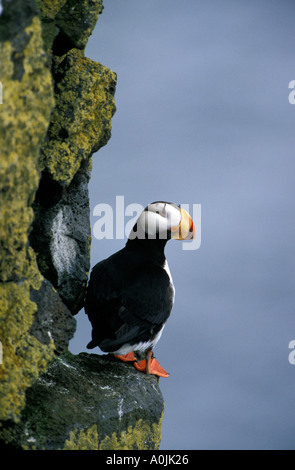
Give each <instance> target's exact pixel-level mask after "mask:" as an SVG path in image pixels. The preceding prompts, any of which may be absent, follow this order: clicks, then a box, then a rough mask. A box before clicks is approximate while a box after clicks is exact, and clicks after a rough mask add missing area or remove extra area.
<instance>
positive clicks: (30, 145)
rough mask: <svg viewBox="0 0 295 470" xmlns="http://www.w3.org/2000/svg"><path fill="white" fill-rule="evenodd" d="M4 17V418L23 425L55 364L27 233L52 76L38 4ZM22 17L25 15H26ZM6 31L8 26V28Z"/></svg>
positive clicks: (0, 112) (0, 128) (0, 240)
mask: <svg viewBox="0 0 295 470" xmlns="http://www.w3.org/2000/svg"><path fill="white" fill-rule="evenodd" d="M3 6H4V10H3V13H2V15H1V18H0V63H1V82H2V86H3V104H1V105H0V134H1V168H0V186H1V191H0V249H1V265H0V290H1V293H0V299H1V300H0V340H1V343H2V348H3V363H2V364H1V365H0V382H1V388H0V419H11V420H15V421H16V420H18V419H19V413H20V411H21V409H22V408H23V406H24V404H25V390H26V388H27V387H29V386H30V385H31V384H32V382H33V381H34V380H35V379H36V378H37V377H38V374H39V373H41V372H42V371H44V370H45V368H46V366H47V364H48V363H49V361H50V360H51V359H52V358H53V354H54V353H53V349H54V346H53V344H52V342H50V344H48V345H43V344H42V343H40V342H39V341H38V340H37V339H36V338H34V337H33V336H32V335H30V334H29V328H30V326H31V324H32V323H33V319H34V313H35V311H36V309H37V307H36V304H35V303H34V302H32V301H31V299H30V289H31V287H37V286H38V285H40V284H41V282H42V276H41V275H40V272H39V271H38V268H37V265H36V257H35V253H34V252H33V250H32V249H31V248H30V247H28V233H29V230H30V226H31V223H32V221H33V217H34V213H33V210H32V207H31V204H32V202H33V199H34V195H35V192H36V190H37V188H38V183H39V177H40V174H39V168H38V158H39V151H40V147H41V143H42V142H43V139H44V137H45V135H46V132H47V128H48V124H49V119H50V114H51V110H52V108H53V105H54V97H53V85H52V77H51V74H50V71H49V69H48V66H47V59H46V56H45V55H44V50H43V41H42V27H41V21H40V18H39V15H38V12H37V9H36V7H35V4H34V2H32V1H31V2H26V5H25V8H24V6H23V5H22V2H21V1H19V0H18V1H16V2H13V4H11V2H5V3H4V5H3ZM24 10H25V11H24ZM8 25H9V27H8Z"/></svg>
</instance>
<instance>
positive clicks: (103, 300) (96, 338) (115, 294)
mask: <svg viewBox="0 0 295 470" xmlns="http://www.w3.org/2000/svg"><path fill="white" fill-rule="evenodd" d="M120 298H121V286H120V285H118V284H117V283H116V281H115V280H114V277H113V276H112V273H110V271H109V268H108V262H107V260H103V261H101V262H100V263H98V264H96V265H95V266H94V268H93V269H92V271H91V275H90V279H89V283H88V286H87V291H86V296H85V301H84V308H85V313H86V314H87V315H88V318H89V320H90V322H91V324H92V328H93V330H92V341H91V342H90V343H89V344H88V345H87V347H88V348H90V349H91V348H94V347H95V346H99V345H100V343H101V341H102V340H103V339H105V338H110V339H115V338H116V333H115V332H116V330H117V329H119V328H120V327H121V326H122V324H123V321H122V320H121V319H120V318H119V317H118V315H117V312H118V310H119V309H120V306H121V300H120Z"/></svg>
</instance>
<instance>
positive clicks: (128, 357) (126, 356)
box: [114, 351, 137, 362]
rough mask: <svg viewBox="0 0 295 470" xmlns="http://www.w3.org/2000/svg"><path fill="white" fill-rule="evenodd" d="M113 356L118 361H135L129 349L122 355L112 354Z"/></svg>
mask: <svg viewBox="0 0 295 470" xmlns="http://www.w3.org/2000/svg"><path fill="white" fill-rule="evenodd" d="M114 357H115V358H116V359H120V361H123V362H133V361H137V359H136V357H135V355H134V352H133V351H131V352H130V353H128V354H124V355H122V356H120V355H119V354H114Z"/></svg>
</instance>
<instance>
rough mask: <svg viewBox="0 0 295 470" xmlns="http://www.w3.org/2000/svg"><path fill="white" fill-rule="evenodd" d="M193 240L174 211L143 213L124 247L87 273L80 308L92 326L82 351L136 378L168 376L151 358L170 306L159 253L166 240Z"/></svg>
mask: <svg viewBox="0 0 295 470" xmlns="http://www.w3.org/2000/svg"><path fill="white" fill-rule="evenodd" d="M194 237H195V227H194V224H193V220H192V218H191V217H190V215H189V214H188V212H187V211H185V210H184V209H182V208H181V207H180V206H178V205H176V204H174V203H171V202H164V201H157V202H153V203H152V204H149V205H148V206H147V207H146V208H145V209H144V211H143V212H142V213H141V214H140V216H139V218H138V219H137V221H136V223H135V225H134V227H133V229H132V230H131V233H130V235H129V237H128V240H127V243H126V245H125V247H124V248H123V249H121V250H120V251H118V252H116V253H115V254H113V255H111V256H110V257H109V258H107V259H105V260H103V261H100V262H99V263H97V264H96V265H95V266H94V268H93V269H92V271H91V275H90V280H89V283H88V286H87V290H86V296H85V302H84V307H85V313H86V314H87V315H88V318H89V320H90V322H91V324H92V340H91V341H90V342H89V343H88V345H87V348H88V349H93V348H95V347H96V346H98V347H99V348H100V349H101V350H102V351H103V352H108V353H112V354H113V355H114V356H115V357H116V358H117V359H120V360H122V361H124V362H129V361H130V362H133V364H134V367H135V368H136V369H137V370H139V371H141V372H145V373H146V374H154V375H157V376H160V377H168V376H169V374H168V373H167V372H166V371H165V370H164V369H163V368H162V367H161V366H160V364H159V363H158V361H157V360H156V358H154V357H153V349H154V347H155V345H156V343H157V342H158V341H159V339H160V337H161V334H162V331H163V328H164V326H165V323H166V321H167V319H168V317H169V315H170V312H171V309H172V307H173V303H174V292H175V290H174V285H173V281H172V277H171V274H170V271H169V267H168V264H167V260H166V257H165V254H164V249H165V245H166V243H167V241H168V240H170V239H175V240H189V239H192V238H194ZM138 352H139V353H144V357H145V359H143V360H138V358H137V357H136V355H135V353H138ZM137 355H138V354H137Z"/></svg>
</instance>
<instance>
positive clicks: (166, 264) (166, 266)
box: [163, 260, 175, 302]
mask: <svg viewBox="0 0 295 470" xmlns="http://www.w3.org/2000/svg"><path fill="white" fill-rule="evenodd" d="M163 268H164V269H165V271H166V273H167V274H168V276H169V279H170V284H171V287H172V288H173V302H174V298H175V287H174V284H173V279H172V276H171V272H170V269H169V266H168V263H167V260H165V263H164V266H163Z"/></svg>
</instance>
